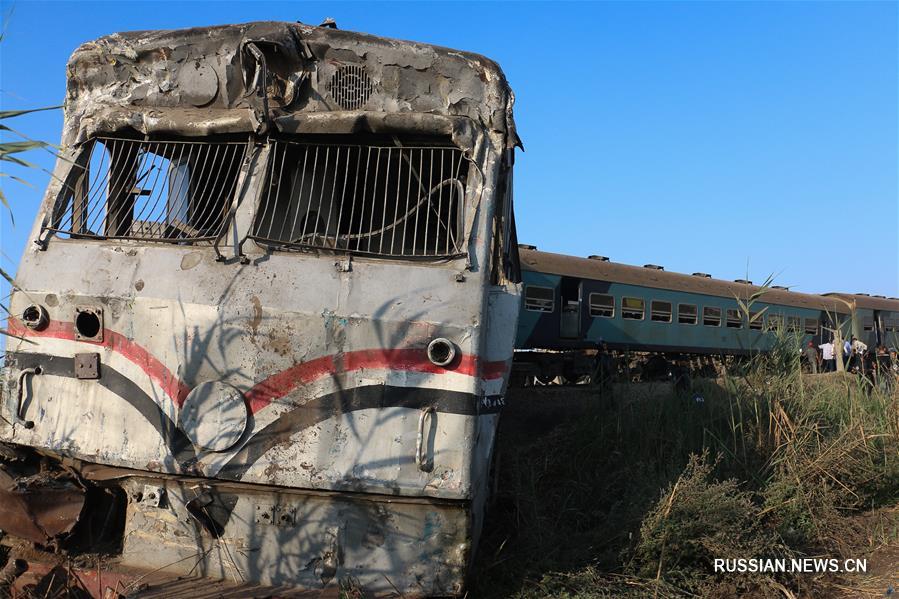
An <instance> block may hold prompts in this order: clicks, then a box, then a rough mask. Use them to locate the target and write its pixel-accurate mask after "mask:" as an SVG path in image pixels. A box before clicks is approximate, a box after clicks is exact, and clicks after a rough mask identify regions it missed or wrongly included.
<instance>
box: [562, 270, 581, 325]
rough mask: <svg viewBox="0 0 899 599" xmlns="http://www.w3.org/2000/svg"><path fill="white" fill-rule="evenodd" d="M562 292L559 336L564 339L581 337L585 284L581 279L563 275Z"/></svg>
mask: <svg viewBox="0 0 899 599" xmlns="http://www.w3.org/2000/svg"><path fill="white" fill-rule="evenodd" d="M559 290H560V292H561V296H562V297H561V300H562V301H561V302H560V303H561V305H562V315H561V321H560V324H559V337H562V338H563V339H580V337H581V295H582V291H583V285H581V281H580V279H575V278H573V277H562V282H561V284H560V285H559Z"/></svg>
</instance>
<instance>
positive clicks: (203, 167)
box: [45, 137, 246, 243]
mask: <svg viewBox="0 0 899 599" xmlns="http://www.w3.org/2000/svg"><path fill="white" fill-rule="evenodd" d="M245 152H246V143H243V142H211V143H210V142H195V141H190V142H188V141H147V140H131V139H114V138H105V137H99V138H96V139H94V140H92V141H90V142H88V143H87V144H85V148H84V149H83V151H82V153H81V155H80V156H79V157H78V158H77V159H76V161H75V163H74V164H73V166H72V172H71V175H70V177H69V180H68V181H67V182H66V186H65V189H64V191H63V195H62V197H61V198H60V201H59V202H58V203H57V205H56V208H55V210H54V213H53V216H52V219H51V222H50V224H49V225H48V226H46V227H45V228H46V229H49V230H52V231H55V232H56V233H57V234H58V235H59V236H60V237H73V238H76V237H80V238H98V239H138V240H144V241H170V242H182V243H191V242H198V241H211V240H213V239H215V238H216V237H218V236H219V235H220V234H221V233H222V230H223V228H224V226H225V223H226V220H227V219H226V216H227V213H228V210H229V209H230V206H231V202H232V199H233V197H234V194H235V190H236V184H237V176H238V173H239V171H240V166H241V163H242V162H243V158H244V154H245Z"/></svg>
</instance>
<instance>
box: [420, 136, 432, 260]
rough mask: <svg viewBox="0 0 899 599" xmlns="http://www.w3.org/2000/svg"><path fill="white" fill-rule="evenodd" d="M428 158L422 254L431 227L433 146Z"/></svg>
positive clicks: (423, 253) (424, 250) (425, 250)
mask: <svg viewBox="0 0 899 599" xmlns="http://www.w3.org/2000/svg"><path fill="white" fill-rule="evenodd" d="M429 152H430V156H429V158H430V160H429V161H428V191H427V200H426V202H425V204H426V206H427V210H426V211H425V231H424V236H423V237H424V239H423V245H422V256H427V255H428V240H429V238H428V231H430V228H431V211H432V210H433V209H434V208H433V207H432V205H431V196H432V194H433V193H434V148H431V149H430V150H429Z"/></svg>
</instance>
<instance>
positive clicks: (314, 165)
mask: <svg viewBox="0 0 899 599" xmlns="http://www.w3.org/2000/svg"><path fill="white" fill-rule="evenodd" d="M318 150H319V146H315V158H313V159H312V181H311V182H310V183H309V193H308V194H306V195H307V198H306V215H305V216H304V217H303V231H302V233H300V239H305V238H306V226H307V225H308V224H309V212H310V210H309V209H310V208H312V196H313V194H314V193H315V173H316V172H317V171H318ZM305 175H306V173H305V172H304V173H303V176H304V177H305ZM304 187H305V185H304V184H301V185H300V194H301V195H303V191H304ZM302 201H303V200H302V199H300V201H299V204H298V205H297V213H298V214H299V211H300V207H299V206H300V204H302ZM316 218H317V215H316ZM313 226H315V225H314V224H313Z"/></svg>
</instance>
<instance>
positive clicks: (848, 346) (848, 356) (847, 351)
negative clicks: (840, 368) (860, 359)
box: [843, 337, 855, 372]
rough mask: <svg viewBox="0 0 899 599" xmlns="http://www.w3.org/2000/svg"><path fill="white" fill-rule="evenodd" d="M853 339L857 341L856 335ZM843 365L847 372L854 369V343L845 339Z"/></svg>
mask: <svg viewBox="0 0 899 599" xmlns="http://www.w3.org/2000/svg"><path fill="white" fill-rule="evenodd" d="M852 341H855V337H852ZM843 365H844V366H845V367H846V372H851V371H852V366H853V364H852V343H851V342H850V341H848V340H844V341H843Z"/></svg>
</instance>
